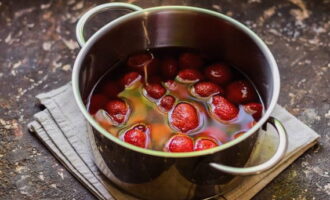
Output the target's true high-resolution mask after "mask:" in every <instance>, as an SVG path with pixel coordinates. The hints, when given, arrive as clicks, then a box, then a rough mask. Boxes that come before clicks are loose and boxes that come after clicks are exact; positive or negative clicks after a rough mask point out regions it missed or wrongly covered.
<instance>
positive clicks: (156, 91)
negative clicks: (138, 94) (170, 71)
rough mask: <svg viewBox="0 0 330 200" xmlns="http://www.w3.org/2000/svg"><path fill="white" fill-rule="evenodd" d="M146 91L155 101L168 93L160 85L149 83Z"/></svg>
mask: <svg viewBox="0 0 330 200" xmlns="http://www.w3.org/2000/svg"><path fill="white" fill-rule="evenodd" d="M145 90H146V92H147V94H148V95H149V96H150V97H152V98H154V99H159V98H161V97H162V96H163V95H164V94H165V93H166V89H165V88H164V87H163V86H162V85H161V84H159V83H149V84H147V85H146V86H145Z"/></svg>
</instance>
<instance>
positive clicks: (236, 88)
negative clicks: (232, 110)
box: [226, 80, 257, 104]
mask: <svg viewBox="0 0 330 200" xmlns="http://www.w3.org/2000/svg"><path fill="white" fill-rule="evenodd" d="M256 96H257V95H256V92H255V90H254V88H253V87H252V85H251V84H250V83H249V82H248V81H246V80H240V81H235V82H232V83H230V84H229V85H228V86H227V88H226V97H227V98H228V100H229V101H231V102H233V103H235V104H241V103H248V102H251V101H253V100H255V99H256Z"/></svg>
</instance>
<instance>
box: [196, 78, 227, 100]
mask: <svg viewBox="0 0 330 200" xmlns="http://www.w3.org/2000/svg"><path fill="white" fill-rule="evenodd" d="M194 92H195V93H196V94H197V95H199V96H201V97H209V96H211V95H215V94H220V95H223V94H224V91H223V89H222V88H221V87H220V86H218V85H217V84H214V83H212V82H206V81H203V82H198V83H196V84H195V85H194Z"/></svg>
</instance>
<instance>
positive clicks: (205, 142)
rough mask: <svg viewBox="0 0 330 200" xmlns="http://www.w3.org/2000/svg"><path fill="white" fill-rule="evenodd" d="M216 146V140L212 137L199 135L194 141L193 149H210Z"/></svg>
mask: <svg viewBox="0 0 330 200" xmlns="http://www.w3.org/2000/svg"><path fill="white" fill-rule="evenodd" d="M216 146H218V144H217V142H216V141H215V140H214V139H213V138H208V137H201V138H198V139H197V140H196V141H195V145H194V151H202V150H206V149H211V148H214V147H216Z"/></svg>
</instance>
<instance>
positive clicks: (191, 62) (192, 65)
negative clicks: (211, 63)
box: [179, 53, 204, 69]
mask: <svg viewBox="0 0 330 200" xmlns="http://www.w3.org/2000/svg"><path fill="white" fill-rule="evenodd" d="M203 64H204V63H203V60H202V58H201V56H200V55H198V54H195V53H183V54H181V55H180V58H179V66H180V68H181V69H188V68H189V69H198V68H200V67H202V66H203Z"/></svg>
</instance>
